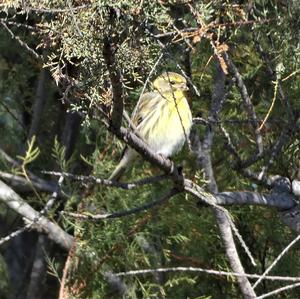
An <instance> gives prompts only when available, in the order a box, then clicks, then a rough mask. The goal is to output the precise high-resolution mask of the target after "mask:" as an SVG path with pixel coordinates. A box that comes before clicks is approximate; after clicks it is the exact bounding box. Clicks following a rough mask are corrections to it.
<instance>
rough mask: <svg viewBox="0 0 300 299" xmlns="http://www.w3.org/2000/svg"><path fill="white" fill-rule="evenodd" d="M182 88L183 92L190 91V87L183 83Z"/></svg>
mask: <svg viewBox="0 0 300 299" xmlns="http://www.w3.org/2000/svg"><path fill="white" fill-rule="evenodd" d="M180 88H181V89H182V90H183V91H187V90H189V88H188V86H187V85H186V84H185V83H182V84H181V87H180Z"/></svg>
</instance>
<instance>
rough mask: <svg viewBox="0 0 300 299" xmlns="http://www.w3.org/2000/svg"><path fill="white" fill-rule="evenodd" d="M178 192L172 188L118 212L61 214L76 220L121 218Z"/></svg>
mask: <svg viewBox="0 0 300 299" xmlns="http://www.w3.org/2000/svg"><path fill="white" fill-rule="evenodd" d="M180 192H181V191H179V190H177V189H172V190H170V191H169V192H168V193H167V194H165V195H164V196H162V197H161V198H159V199H157V200H154V201H151V202H149V203H146V204H144V205H142V206H139V207H136V208H133V209H129V210H125V211H120V212H115V213H108V214H96V215H93V214H78V213H72V212H65V211H62V212H61V214H62V215H66V216H70V217H72V218H76V219H78V220H91V221H98V220H105V219H114V218H121V217H125V216H128V215H133V214H137V213H139V212H142V211H146V210H148V209H151V208H153V207H155V206H157V205H162V204H163V203H165V202H166V201H168V200H169V199H170V198H171V197H173V196H174V195H176V194H178V193H180Z"/></svg>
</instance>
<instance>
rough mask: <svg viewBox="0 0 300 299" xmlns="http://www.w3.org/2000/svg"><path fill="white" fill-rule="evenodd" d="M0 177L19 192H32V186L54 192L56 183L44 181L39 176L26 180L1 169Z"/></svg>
mask: <svg viewBox="0 0 300 299" xmlns="http://www.w3.org/2000/svg"><path fill="white" fill-rule="evenodd" d="M0 178H2V179H3V180H5V181H6V182H8V183H9V185H10V186H12V187H13V188H15V189H16V190H17V191H18V192H20V193H28V192H30V193H32V192H33V191H32V186H33V187H34V188H35V189H37V190H38V191H41V192H47V193H51V192H54V190H55V185H56V184H55V182H52V181H46V180H44V179H41V178H40V179H39V180H36V179H35V178H32V179H31V181H28V180H26V179H25V178H24V177H22V176H19V175H16V174H11V173H8V172H3V171H0Z"/></svg>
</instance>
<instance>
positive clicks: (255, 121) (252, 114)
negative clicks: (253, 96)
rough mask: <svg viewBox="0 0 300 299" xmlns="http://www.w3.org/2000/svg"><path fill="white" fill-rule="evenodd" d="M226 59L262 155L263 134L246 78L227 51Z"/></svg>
mask: <svg viewBox="0 0 300 299" xmlns="http://www.w3.org/2000/svg"><path fill="white" fill-rule="evenodd" d="M224 59H225V61H226V64H227V66H228V69H229V71H230V73H232V75H233V76H234V78H235V79H236V84H237V87H238V88H239V91H240V94H241V96H242V99H243V102H244V105H245V108H246V111H247V113H248V116H249V118H250V119H251V121H252V122H251V124H252V126H253V128H254V131H255V137H256V145H257V150H258V153H257V155H258V156H261V155H262V153H263V139H262V135H261V133H260V130H259V123H258V119H257V116H256V113H255V110H254V107H253V104H252V102H251V100H250V97H249V94H248V91H247V88H246V85H245V83H244V80H243V78H242V76H241V74H240V73H239V71H238V69H237V68H236V66H235V65H234V63H233V62H232V61H231V59H230V58H229V56H228V54H227V53H224ZM246 164H248V163H246Z"/></svg>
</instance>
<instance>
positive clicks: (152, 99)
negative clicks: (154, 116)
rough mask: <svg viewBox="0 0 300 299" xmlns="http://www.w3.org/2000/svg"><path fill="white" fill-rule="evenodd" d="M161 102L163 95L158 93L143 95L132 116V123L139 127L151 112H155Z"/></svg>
mask: <svg viewBox="0 0 300 299" xmlns="http://www.w3.org/2000/svg"><path fill="white" fill-rule="evenodd" d="M160 101H161V95H160V93H158V92H147V93H145V94H143V95H142V97H141V98H140V101H139V103H138V106H137V107H136V109H135V112H134V114H133V115H132V122H133V124H134V125H135V126H138V125H139V124H140V123H141V122H142V121H143V120H144V119H145V118H146V117H147V116H149V114H150V113H151V112H153V111H154V110H155V109H156V108H157V105H158V103H159V102H160Z"/></svg>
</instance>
